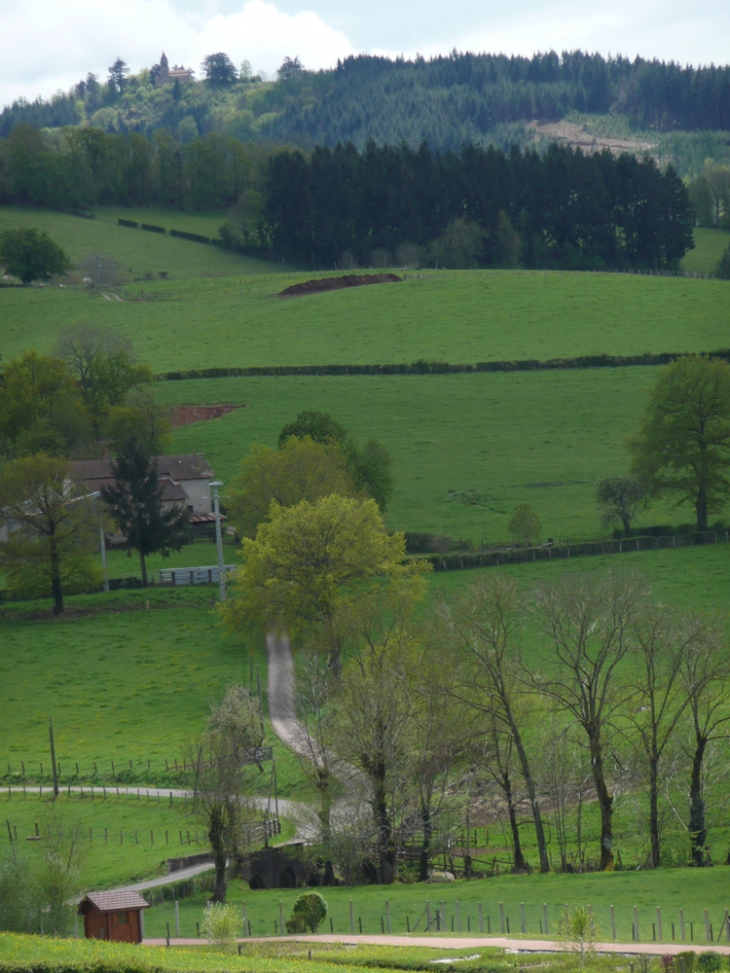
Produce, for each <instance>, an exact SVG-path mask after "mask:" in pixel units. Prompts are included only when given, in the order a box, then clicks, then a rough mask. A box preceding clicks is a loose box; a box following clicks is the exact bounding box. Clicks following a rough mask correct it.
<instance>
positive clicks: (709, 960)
mask: <svg viewBox="0 0 730 973" xmlns="http://www.w3.org/2000/svg"><path fill="white" fill-rule="evenodd" d="M697 969H698V970H700V971H701V973H719V971H720V970H721V969H722V959H721V957H720V956H718V955H717V953H711V952H710V951H709V950H708V951H707V952H706V953H700V955H699V956H698V957H697Z"/></svg>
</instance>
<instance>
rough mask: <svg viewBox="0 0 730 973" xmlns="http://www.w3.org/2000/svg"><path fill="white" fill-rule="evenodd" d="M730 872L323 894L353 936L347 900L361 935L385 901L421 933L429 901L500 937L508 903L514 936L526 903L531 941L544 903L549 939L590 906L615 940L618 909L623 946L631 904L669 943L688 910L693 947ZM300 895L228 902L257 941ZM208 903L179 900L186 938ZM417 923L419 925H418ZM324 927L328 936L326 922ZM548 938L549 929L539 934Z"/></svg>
mask: <svg viewBox="0 0 730 973" xmlns="http://www.w3.org/2000/svg"><path fill="white" fill-rule="evenodd" d="M729 878H730V868H728V867H717V868H712V869H705V870H701V869H700V870H693V871H690V870H687V869H658V870H656V871H649V872H613V873H592V874H589V875H554V874H551V875H530V876H524V875H508V876H502V877H500V878H493V879H486V880H473V881H470V882H468V881H464V880H461V881H457V882H453V883H448V884H443V885H429V886H423V885H395V886H391V887H389V888H388V889H384V888H382V887H380V888H379V887H377V886H365V887H360V888H357V889H350V888H333V889H323V890H322V892H323V894H324V896H325V898H326V900H327V904H328V906H329V913H330V917H331V919H332V926H333V929H334V931H335V932H336V933H337V932H340V933H349V932H350V919H349V903H350V900H353V904H354V912H355V930H356V932H357V931H359V928H360V926H359V920H362V931H363V933H371V934H372V933H380V932H381V929H382V926H381V917H382V918H383V919H384V918H385V915H386V911H385V901H386V899H387V900H388V901H389V903H390V914H391V929H392V931H393V933H399V934H403V933H405V932H406V930H407V928H408V926H407V924H406V920H408V924H409V925H410V929H411V931H414V930H415V931H417V932H419V933H421V932H423V930H424V924H425V919H424V915H423V914H424V912H425V908H426V900H428V901H429V903H430V909H431V914H432V916H433V915H434V913H435V910H436V909H440V908H441V906H440V903H441V902H443V904H444V907H445V908H444V915H445V920H446V926H447V931H449V932H450V931H451V922H452V918H453V919H454V926H455V928H454V931H455V932H456V931H458V926H457V921H456V920H457V916H456V903H457V902H458V903H459V914H460V918H461V931H462V933H466V932H467V930H468V928H471V931H472V932H477V933H478V931H479V918H478V917H479V903H480V902H481V903H482V914H483V920H484V931H485V932H487V930H488V929H491V932H492V934H494V933H497V934H499V932H500V924H499V915H500V913H499V905H500V903H502V904H503V907H504V913H505V920H506V919H509V922H510V932H511V933H517V934H518V935H519V934H520V930H521V910H520V906H521V903H524V907H525V928H526V934H527V935H528V936H532V937H533V938H534V937H539V936H540V935H541V928H540V923H541V921H542V919H543V903H545V904H547V906H548V927H549V928H548V932H549V935H550V936H551V938H555V936H556V934H557V922H558V919H559V917H560V913H561V912H562V910H563V908H564V906H566V905H567V906H569V907H570V908H571V909H572V908H574V907H575V906H577V905H591V906H592V908H593V911H594V913H595V915H596V920H597V931H598V935H599V936H600V937H604V938H605V939H609V940H610V938H611V925H610V906H611V905H613V906H614V907H615V915H616V935H617V939H618V940H620V941H623V942H628V941H630V940H631V938H632V936H631V926H632V923H633V911H632V910H633V906H636V907H637V911H638V917H639V936H640V939H641V940H643V941H647V940H649V941H651V939H652V927H651V924H652V922H656V908H657V906H659V907H660V908H661V909H662V913H663V915H662V924H663V933H664V938H665V940H671V938H672V935H671V924H672V923H674V924H675V938H676V939H677V940H679V938H680V934H679V909H683V910H684V917H685V924H686V926H685V929H686V937H687V940H688V948H689V939H690V923H692V924H693V935H694V943H695V948H701V943H703V942H704V941H705V930H704V915H703V913H704V910H705V909H707V910H708V912H709V918H710V922H712V924H713V927H714V929H713V932H714V934H715V936H717V932H718V930H719V928H720V927H721V922H722V918H723V914H724V910H725V909H726V908H728V905H730V895H729V894H728V879H729ZM296 896H297V892H296V890H289V889H272V890H271V891H258V892H252V891H251V890H250V889H249V888H248V887H247V886H246V884H245V883H243V882H240V883H235V884H234V885H232V886H231V889H230V893H229V897H230V901H232V902H236V903H240V904H241V906H242V905H243V902H245V903H246V912H247V916H248V919H249V920H250V922H251V933H252V935H254V936H267V935H274V933H275V923H277V922H278V919H279V902H280V901H281V902H282V905H283V911H284V918H285V919H288V918H289V916H290V914H291V908H292V905H293V902H294V899H295V898H296ZM203 910H204V899H203V897H202V896H201V897H199V898H198V899H195V898H191V899H186V900H184V901H182V902H181V903H180V932H181V934H182V935H183V936H185V935H194V934H195V923H196V922H200V921H201V919H202V913H203ZM173 917H174V911H173V905H172V903H163V904H161V905H159V906H155V907H154V908H152V909H150V910H149V911H148V912H147V914H146V916H145V935H149V936H162V935H164V934H165V928H166V923H168V922H170V924H171V928H172V929H174V922H173V921H172V920H173ZM419 919H420V924H419V925H418V926H417V927H416V924H417V923H418V922H419ZM325 927H326V928H322V929H321V930H320V931H322V932H329V918H328V919H327V921H326V923H325ZM542 933H543V934H544V928H543V929H542Z"/></svg>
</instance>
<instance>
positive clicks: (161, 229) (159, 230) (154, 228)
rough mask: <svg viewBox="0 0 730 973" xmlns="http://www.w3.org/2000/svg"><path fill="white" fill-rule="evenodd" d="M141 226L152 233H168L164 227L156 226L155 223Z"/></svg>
mask: <svg viewBox="0 0 730 973" xmlns="http://www.w3.org/2000/svg"><path fill="white" fill-rule="evenodd" d="M140 226H141V227H142V229H143V230H148V231H149V232H150V233H167V230H166V229H165V227H164V226H155V224H154V223H141V224H140Z"/></svg>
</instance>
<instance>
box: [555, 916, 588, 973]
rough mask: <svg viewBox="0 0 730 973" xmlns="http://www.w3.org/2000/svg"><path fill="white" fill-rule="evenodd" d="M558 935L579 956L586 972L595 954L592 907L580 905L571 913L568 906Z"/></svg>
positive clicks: (559, 926) (582, 968)
mask: <svg viewBox="0 0 730 973" xmlns="http://www.w3.org/2000/svg"><path fill="white" fill-rule="evenodd" d="M558 935H559V937H560V939H561V941H562V942H563V943H564V944H565V946H566V948H567V949H569V950H571V952H575V953H577V954H578V957H579V959H580V968H581V970H585V969H586V967H587V965H588V962H589V960H590V959H591V957H592V956H593V954H594V953H595V946H596V921H595V917H594V915H593V910H592V909H591V908H590V906H584V905H579V906H576V907H575V909H573V911H572V912H571V911H570V910H569V909H568V907H567V906H566V907H565V909H564V910H563V913H562V915H561V917H560V922H559V923H558Z"/></svg>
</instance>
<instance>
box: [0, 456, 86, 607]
mask: <svg viewBox="0 0 730 973" xmlns="http://www.w3.org/2000/svg"><path fill="white" fill-rule="evenodd" d="M89 503H90V501H89V500H88V499H86V498H85V495H84V491H83V490H82V489H81V488H80V487H77V486H76V485H75V484H74V483H72V481H71V479H70V475H69V464H68V462H67V461H66V460H64V459H60V458H57V457H53V456H46V455H44V454H43V453H38V454H36V455H35V456H27V457H23V458H21V459H16V460H13V461H11V462H9V463H7V464H6V465H5V466H4V467H3V470H2V474H1V475H0V508H2V517H3V519H4V520H5V521H6V523H7V525H8V530H9V536H8V540H7V542H6V543H5V544H3V545H0V557H1V558H2V562H3V569H4V572H5V574H6V576H7V579H8V583H9V585H10V587H11V589H14V590H17V591H21V592H26V593H35V594H39V593H41V594H48V593H50V594H51V595H52V597H53V612H54V614H56V615H60V614H61V612H62V611H63V608H64V592H65V591H67V590H69V589H70V590H83V589H84V588H87V587H93V586H94V585H95V584H98V583H99V581H100V580H101V575H100V571H99V570H98V568H97V567H96V565H95V564H94V562H93V561H92V559H91V551H92V550H93V547H94V543H95V540H96V539H97V538H98V530H99V521H98V519H97V518H96V517H94V516H93V514H92V512H91V510H90V509H89Z"/></svg>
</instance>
